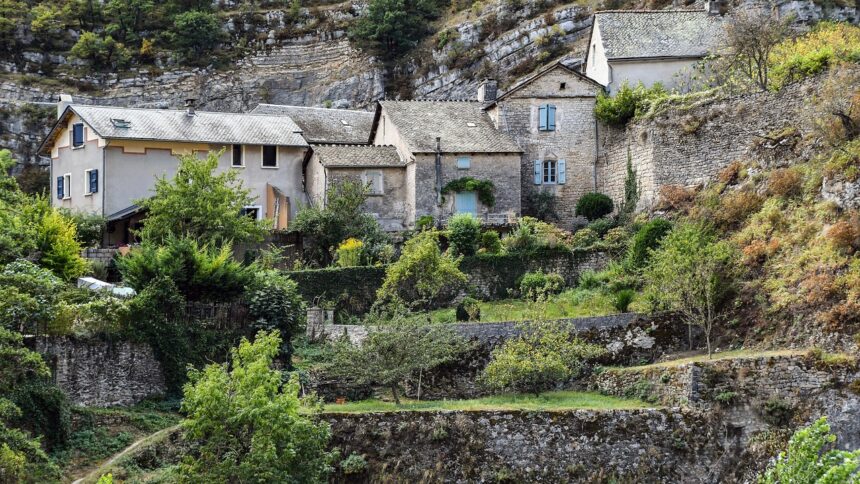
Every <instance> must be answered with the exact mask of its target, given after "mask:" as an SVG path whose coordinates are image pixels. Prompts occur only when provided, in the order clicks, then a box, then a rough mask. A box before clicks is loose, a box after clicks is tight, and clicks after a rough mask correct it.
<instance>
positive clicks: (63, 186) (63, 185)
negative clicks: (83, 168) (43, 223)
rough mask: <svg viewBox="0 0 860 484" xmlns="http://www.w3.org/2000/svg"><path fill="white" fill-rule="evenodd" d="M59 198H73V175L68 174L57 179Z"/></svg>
mask: <svg viewBox="0 0 860 484" xmlns="http://www.w3.org/2000/svg"><path fill="white" fill-rule="evenodd" d="M57 198H58V199H60V200H68V199H69V198H72V174H71V173H66V174H65V175H63V176H58V177H57Z"/></svg>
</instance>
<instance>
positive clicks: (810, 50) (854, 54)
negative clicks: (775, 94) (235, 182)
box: [769, 22, 860, 89]
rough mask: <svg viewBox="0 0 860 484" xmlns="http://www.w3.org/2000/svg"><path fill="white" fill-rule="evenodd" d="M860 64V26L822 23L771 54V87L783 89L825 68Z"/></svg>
mask: <svg viewBox="0 0 860 484" xmlns="http://www.w3.org/2000/svg"><path fill="white" fill-rule="evenodd" d="M858 61H860V27H857V26H856V25H851V24H849V23H845V22H838V23H837V22H819V23H818V24H816V26H815V27H814V28H813V29H812V30H811V31H810V32H808V33H806V34H805V35H802V36H799V37H797V38H796V39H789V40H785V41H783V42H782V43H780V44H778V45H777V46H776V47H775V48H774V49H773V52H772V53H771V55H770V62H769V64H771V65H770V81H771V87H772V88H774V89H780V88H781V87H782V86H785V85H786V84H789V83H791V82H794V81H797V80H799V79H803V78H804V77H808V76H811V75H814V74H817V73H819V72H823V71H824V70H825V69H826V68H828V67H830V66H832V65H836V64H840V63H851V62H858Z"/></svg>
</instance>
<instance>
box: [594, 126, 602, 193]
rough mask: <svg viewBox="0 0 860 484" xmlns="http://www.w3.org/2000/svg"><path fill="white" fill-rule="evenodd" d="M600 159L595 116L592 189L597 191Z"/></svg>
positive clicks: (598, 136) (598, 133)
mask: <svg viewBox="0 0 860 484" xmlns="http://www.w3.org/2000/svg"><path fill="white" fill-rule="evenodd" d="M599 159H600V130H599V129H598V121H597V117H595V118H594V165H593V166H592V175H593V177H594V180H593V187H592V188H593V190H592V191H594V192H596V191H597V161H598V160H599Z"/></svg>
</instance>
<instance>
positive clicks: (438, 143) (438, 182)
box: [436, 136, 442, 223]
mask: <svg viewBox="0 0 860 484" xmlns="http://www.w3.org/2000/svg"><path fill="white" fill-rule="evenodd" d="M436 212H437V217H436V220H437V223H442V220H441V217H442V138H440V137H438V136H437V137H436Z"/></svg>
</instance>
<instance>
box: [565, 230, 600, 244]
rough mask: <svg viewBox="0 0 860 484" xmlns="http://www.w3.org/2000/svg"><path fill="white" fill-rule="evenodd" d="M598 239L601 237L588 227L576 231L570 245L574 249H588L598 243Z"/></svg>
mask: <svg viewBox="0 0 860 484" xmlns="http://www.w3.org/2000/svg"><path fill="white" fill-rule="evenodd" d="M598 240H600V237H598V236H597V233H595V232H594V231H593V230H591V229H590V228H588V227H586V228H583V229H579V230H577V231H576V232H574V234H573V237H571V240H570V246H571V247H573V248H574V249H587V248H589V247H591V246H593V245H594V244H595V243H597V241H598Z"/></svg>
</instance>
